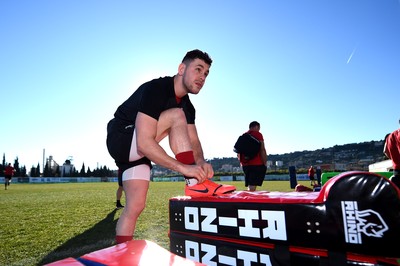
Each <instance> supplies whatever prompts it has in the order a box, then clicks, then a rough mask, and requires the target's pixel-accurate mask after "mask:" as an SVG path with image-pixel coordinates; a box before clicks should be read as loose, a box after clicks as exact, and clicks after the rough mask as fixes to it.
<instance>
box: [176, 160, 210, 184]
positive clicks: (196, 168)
mask: <svg viewBox="0 0 400 266" xmlns="http://www.w3.org/2000/svg"><path fill="white" fill-rule="evenodd" d="M182 174H183V175H184V176H186V177H193V178H196V179H197V180H198V181H199V184H201V183H203V182H204V181H206V180H207V179H209V178H211V177H213V175H214V170H213V168H212V166H211V164H209V163H206V162H204V163H202V164H201V165H184V168H183V170H182Z"/></svg>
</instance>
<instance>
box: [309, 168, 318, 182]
mask: <svg viewBox="0 0 400 266" xmlns="http://www.w3.org/2000/svg"><path fill="white" fill-rule="evenodd" d="M308 178H309V179H310V185H311V186H312V187H315V186H317V185H318V183H317V182H316V181H315V170H314V167H313V166H312V165H311V166H310V168H308Z"/></svg>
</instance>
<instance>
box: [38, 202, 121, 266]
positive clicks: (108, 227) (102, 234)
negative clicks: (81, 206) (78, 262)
mask: <svg viewBox="0 0 400 266" xmlns="http://www.w3.org/2000/svg"><path fill="white" fill-rule="evenodd" d="M116 212H117V210H116V209H114V210H113V211H112V212H110V213H109V214H108V215H107V216H106V217H105V218H104V219H103V220H101V221H100V222H98V223H97V224H95V225H94V226H93V227H92V228H90V229H88V230H86V231H85V232H83V233H82V234H80V235H77V236H75V237H74V238H71V239H70V240H68V241H67V242H65V243H64V244H62V245H61V246H59V247H58V248H56V249H54V250H53V251H51V252H50V253H49V254H47V255H46V256H45V257H43V259H42V260H41V261H40V262H39V264H38V265H44V264H47V263H50V262H54V261H58V260H62V259H65V258H69V257H72V258H79V257H80V256H82V255H84V254H87V253H90V252H93V251H96V250H99V249H103V248H106V247H110V246H112V245H114V244H115V243H114V239H115V226H116V224H117V221H118V220H114V216H115V213H116Z"/></svg>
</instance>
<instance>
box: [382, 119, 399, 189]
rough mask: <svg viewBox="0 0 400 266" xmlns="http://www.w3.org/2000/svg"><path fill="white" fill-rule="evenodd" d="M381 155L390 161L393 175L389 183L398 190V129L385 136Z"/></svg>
mask: <svg viewBox="0 0 400 266" xmlns="http://www.w3.org/2000/svg"><path fill="white" fill-rule="evenodd" d="M399 123H400V120H399ZM383 153H384V154H385V155H386V156H387V157H388V158H389V159H391V160H392V165H393V175H392V176H391V177H390V181H392V182H393V183H395V184H396V185H397V187H399V188H400V129H396V130H395V131H393V132H392V133H390V134H388V135H386V136H385V143H384V147H383Z"/></svg>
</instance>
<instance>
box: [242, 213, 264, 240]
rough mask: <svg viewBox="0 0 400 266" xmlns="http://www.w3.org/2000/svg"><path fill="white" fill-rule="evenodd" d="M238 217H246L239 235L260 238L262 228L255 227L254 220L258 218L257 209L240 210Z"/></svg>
mask: <svg viewBox="0 0 400 266" xmlns="http://www.w3.org/2000/svg"><path fill="white" fill-rule="evenodd" d="M238 217H239V218H241V219H244V226H239V235H240V236H247V237H254V238H260V229H258V228H254V227H253V220H258V219H259V216H258V211H257V210H238Z"/></svg>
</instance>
